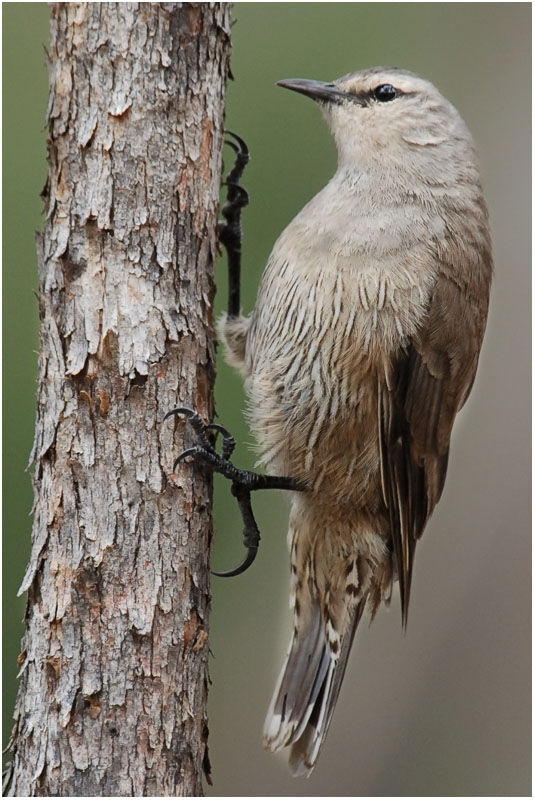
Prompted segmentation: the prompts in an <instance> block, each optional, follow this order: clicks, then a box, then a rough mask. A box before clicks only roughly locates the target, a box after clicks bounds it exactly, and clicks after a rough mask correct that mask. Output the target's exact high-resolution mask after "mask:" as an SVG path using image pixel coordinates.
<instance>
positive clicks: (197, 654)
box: [9, 3, 230, 796]
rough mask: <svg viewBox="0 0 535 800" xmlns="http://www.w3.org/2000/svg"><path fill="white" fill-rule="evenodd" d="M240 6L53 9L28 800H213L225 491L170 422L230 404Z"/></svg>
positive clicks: (26, 655)
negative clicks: (217, 578) (219, 506)
mask: <svg viewBox="0 0 535 800" xmlns="http://www.w3.org/2000/svg"><path fill="white" fill-rule="evenodd" d="M229 12H230V6H229V4H224V3H213V4H209V3H190V4H180V3H177V4H174V3H159V4H150V3H139V4H137V3H104V4H98V3H95V4H93V3H61V4H56V5H54V6H53V7H52V20H51V44H50V50H49V73H50V101H49V106H48V124H49V140H48V145H49V176H48V182H47V187H46V190H45V199H46V203H47V220H46V228H45V231H44V235H43V236H40V237H39V238H38V261H39V276H40V316H41V346H40V374H39V390H38V413H37V425H36V436H35V444H34V450H33V454H32V458H33V460H34V462H35V475H34V485H35V507H34V526H33V534H32V554H31V560H30V564H29V566H28V570H27V573H26V576H25V578H24V581H23V584H22V587H21V591H26V590H27V591H28V606H27V614H26V626H27V631H26V635H25V639H24V641H23V646H22V653H21V656H20V659H19V662H20V664H21V671H20V674H21V685H20V691H19V695H18V699H17V704H16V709H15V727H14V736H13V760H12V776H11V786H10V790H9V793H10V794H11V795H15V796H24V795H26V796H34V795H49V796H50V795H56V796H65V795H75V796H81V795H86V796H87V795H89V796H102V795H112V796H113V795H115V796H117V795H120V796H131V795H135V796H138V795H142V796H147V795H160V796H161V795H165V796H169V795H181V796H184V795H186V796H191V795H200V794H202V783H201V778H202V769H203V766H204V768H205V769H208V758H207V749H206V748H207V724H206V692H207V682H208V665H207V659H208V608H209V572H208V560H209V549H210V541H211V536H212V527H211V480H210V478H209V476H205V475H203V474H201V472H199V471H198V470H193V469H192V468H191V466H188V465H181V469H180V471H179V472H178V473H177V474H176V475H174V476H173V479H172V480H169V479H168V476H169V475H170V473H171V472H172V463H173V458H174V456H175V455H176V454H177V452H179V451H180V449H181V448H182V446H183V445H184V444H185V446H187V445H188V444H189V440H188V434H187V432H186V433H185V441H184V436H183V434H184V428H183V425H182V423H180V421H178V422H176V421H175V422H169V423H166V424H165V425H163V426H162V424H161V422H162V419H163V416H164V414H165V412H166V411H168V410H169V409H170V408H172V407H174V406H176V405H177V404H184V405H190V406H193V407H195V408H197V409H198V410H199V411H200V412H201V414H202V415H203V416H204V417H205V419H207V420H209V419H211V417H212V412H213V405H212V386H213V379H214V337H213V327H212V301H213V295H214V285H213V280H212V270H213V263H214V259H215V254H216V234H215V228H216V220H217V205H218V194H219V183H220V172H221V147H222V125H223V110H224V95H225V81H226V77H227V72H228V57H229V46H230V36H229V31H230V21H229ZM175 433H176V435H175Z"/></svg>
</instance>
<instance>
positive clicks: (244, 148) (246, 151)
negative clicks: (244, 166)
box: [225, 130, 249, 157]
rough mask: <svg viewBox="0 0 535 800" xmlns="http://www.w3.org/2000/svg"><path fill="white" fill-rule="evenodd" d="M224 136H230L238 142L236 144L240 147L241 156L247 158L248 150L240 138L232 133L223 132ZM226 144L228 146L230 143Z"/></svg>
mask: <svg viewBox="0 0 535 800" xmlns="http://www.w3.org/2000/svg"><path fill="white" fill-rule="evenodd" d="M225 134H226V136H232V137H233V138H234V139H236V141H237V142H238V144H239V146H240V150H241V152H242V154H243V155H244V156H247V157H248V156H249V148H248V147H247V145H246V144H245V142H244V141H243V139H242V138H241V136H238V134H237V133H233V131H227V130H226V131H225ZM228 144H230V142H228ZM231 147H232V145H231Z"/></svg>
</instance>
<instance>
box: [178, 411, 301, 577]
mask: <svg viewBox="0 0 535 800" xmlns="http://www.w3.org/2000/svg"><path fill="white" fill-rule="evenodd" d="M173 415H177V416H180V415H182V416H184V417H186V419H187V420H188V421H189V423H190V425H191V427H192V428H193V430H194V432H195V433H196V435H197V444H195V445H193V447H188V449H187V450H184V451H183V452H182V453H180V455H179V456H177V458H176V459H175V462H174V464H173V471H174V470H175V469H176V467H177V465H178V464H179V463H180V461H182V460H183V459H184V458H186V457H187V456H192V457H193V458H194V459H195V461H200V462H202V463H204V464H206V465H207V466H208V467H209V468H210V469H212V470H213V471H214V472H218V473H219V474H220V475H223V476H224V477H225V478H228V479H229V480H230V481H232V488H231V491H232V494H233V495H234V497H235V498H236V499H237V501H238V506H239V508H240V513H241V516H242V520H243V543H244V545H245V547H246V548H247V555H246V557H245V560H244V561H243V563H242V564H240V565H239V567H236V569H233V570H231V571H230V572H215V573H214V575H219V576H220V577H223V578H230V577H232V576H234V575H239V574H240V573H242V572H245V570H246V569H247V568H248V567H250V566H251V564H252V563H253V561H254V559H255V557H256V553H257V551H258V544H259V542H260V531H259V530H258V526H257V524H256V520H255V518H254V514H253V509H252V506H251V492H254V491H257V490H259V489H288V490H291V491H294V492H299V491H303V489H304V486H301V485H300V484H299V483H298V482H297V481H296V480H295V479H294V478H288V477H285V476H279V475H261V474H259V473H257V472H251V471H250V470H247V469H239V468H238V467H235V466H234V464H233V463H232V462H231V461H230V456H231V455H232V452H233V450H234V447H235V444H236V443H235V441H234V438H233V437H232V436H231V434H230V433H229V432H228V431H227V429H226V428H224V427H223V426H222V425H217V424H215V423H212V424H211V425H206V424H205V423H204V421H203V419H202V417H201V416H200V414H198V413H197V412H196V411H194V410H193V409H191V408H185V407H180V408H174V409H173V410H172V411H168V412H167V414H166V415H165V417H164V420H166V419H168V418H169V417H171V416H173ZM209 431H215V432H216V434H217V433H221V434H222V436H223V445H222V449H221V454H219V453H217V452H216V450H215V448H214V446H213V445H212V443H211V442H210V439H209V438H208V432H209Z"/></svg>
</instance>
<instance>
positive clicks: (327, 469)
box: [249, 348, 380, 508]
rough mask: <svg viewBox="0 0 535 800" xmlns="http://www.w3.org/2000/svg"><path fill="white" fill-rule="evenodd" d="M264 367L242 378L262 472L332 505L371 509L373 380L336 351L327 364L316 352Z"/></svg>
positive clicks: (374, 488) (375, 464) (375, 490)
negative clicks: (246, 386) (319, 494)
mask: <svg viewBox="0 0 535 800" xmlns="http://www.w3.org/2000/svg"><path fill="white" fill-rule="evenodd" d="M300 361H301V360H300V359H299V356H298V355H297V354H296V355H295V356H294V359H293V361H292V362H291V363H288V362H286V361H285V362H284V363H283V364H280V365H277V363H276V362H275V363H273V362H272V363H271V365H270V367H271V368H270V376H271V380H270V379H268V378H267V376H266V374H265V372H263V373H262V374H261V375H259V376H256V380H255V375H254V374H253V376H252V378H251V381H250V399H251V402H250V412H249V415H250V422H251V426H252V428H253V430H254V432H255V434H256V436H257V438H258V441H259V443H260V448H259V449H260V452H261V454H262V457H261V461H262V462H263V463H264V464H265V466H266V469H267V470H268V471H269V472H270V473H274V474H279V475H280V474H284V475H289V476H291V477H294V478H296V479H297V480H299V481H300V482H302V483H304V484H305V485H306V486H307V487H309V488H310V490H311V491H312V492H314V493H317V492H327V493H328V494H329V495H331V496H333V498H335V499H336V500H337V501H338V502H339V503H343V504H345V503H346V502H347V503H350V504H355V503H358V504H361V505H364V506H367V507H370V508H372V507H376V505H377V503H378V502H379V498H380V473H379V445H378V431H377V377H376V372H375V370H374V369H373V368H372V367H371V366H370V364H369V363H365V362H364V361H363V359H362V357H361V356H359V357H358V358H356V357H354V356H352V354H351V353H349V352H344V350H343V348H342V349H341V350H340V352H339V353H338V357H337V359H335V360H334V361H333V362H329V361H327V362H325V360H324V359H323V360H322V359H321V357H320V355H318V356H317V359H316V360H315V361H312V362H310V361H309V360H306V359H305V360H304V361H303V362H302V363H300Z"/></svg>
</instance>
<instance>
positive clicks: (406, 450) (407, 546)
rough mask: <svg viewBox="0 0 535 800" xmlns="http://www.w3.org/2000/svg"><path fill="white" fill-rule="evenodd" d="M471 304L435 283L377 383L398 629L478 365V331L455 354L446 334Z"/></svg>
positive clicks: (451, 339) (453, 289) (449, 284)
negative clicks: (417, 325)
mask: <svg viewBox="0 0 535 800" xmlns="http://www.w3.org/2000/svg"><path fill="white" fill-rule="evenodd" d="M469 305H470V304H469V302H468V300H467V298H466V297H465V296H464V295H463V293H462V291H460V289H459V287H457V286H456V285H455V284H453V283H452V282H450V281H448V280H447V279H444V278H442V279H440V280H439V281H438V282H437V285H436V287H435V291H434V294H433V298H432V300H431V304H430V307H429V312H428V315H427V317H426V320H425V323H424V325H423V326H422V328H421V330H420V331H419V332H418V335H417V336H416V337H415V338H414V339H413V341H412V342H410V343H409V344H408V345H407V346H406V348H405V349H404V350H403V351H402V352H401V353H400V354H399V356H398V358H397V360H396V361H395V363H393V364H391V365H390V366H389V368H388V370H387V371H386V372H385V375H384V376H383V377H382V378H380V380H379V395H378V402H379V439H380V454H381V475H382V483H383V492H384V499H385V503H386V505H387V508H388V512H389V516H390V526H391V536H392V549H393V553H394V558H395V562H396V566H397V572H398V579H399V585H400V593H401V608H402V619H403V623H404V624H406V622H407V614H408V607H409V596H410V585H411V574H412V564H413V554H414V548H415V545H416V541H417V539H418V538H419V537H420V536H421V534H422V532H423V529H424V527H425V524H426V522H427V520H428V518H429V516H430V514H431V512H432V511H433V508H434V507H435V505H436V503H437V502H438V500H439V499H440V495H441V493H442V489H443V487H444V480H445V477H446V469H447V465H448V452H449V441H450V435H451V429H452V425H453V421H454V418H455V415H456V413H457V411H458V410H459V408H460V407H461V405H462V403H463V401H464V398H465V397H466V394H467V390H468V389H469V387H470V385H471V383H472V380H473V376H474V373H475V369H476V366H477V354H478V351H479V345H480V335H479V334H480V332H479V331H478V330H476V328H477V325H474V329H473V330H472V331H469V334H473V335H468V336H467V337H466V339H465V340H464V342H463V346H462V347H461V348H459V345H458V340H457V337H456V336H453V335H452V334H453V332H454V331H453V328H454V327H455V324H456V319H458V316H457V315H458V314H466V313H468V312H469V311H470V308H469ZM481 335H482V331H481Z"/></svg>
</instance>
